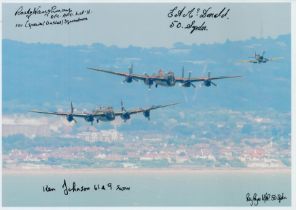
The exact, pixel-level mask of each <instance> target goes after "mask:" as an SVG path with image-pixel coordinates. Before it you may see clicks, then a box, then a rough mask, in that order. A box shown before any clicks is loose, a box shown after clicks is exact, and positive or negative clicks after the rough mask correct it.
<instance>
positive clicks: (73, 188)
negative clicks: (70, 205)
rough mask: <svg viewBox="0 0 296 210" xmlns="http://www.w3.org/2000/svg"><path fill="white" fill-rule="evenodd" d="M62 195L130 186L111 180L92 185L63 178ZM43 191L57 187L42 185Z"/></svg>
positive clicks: (125, 189) (50, 190)
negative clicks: (80, 183) (79, 183)
mask: <svg viewBox="0 0 296 210" xmlns="http://www.w3.org/2000/svg"><path fill="white" fill-rule="evenodd" d="M60 189H61V190H62V191H63V193H64V195H70V194H71V193H77V192H87V191H112V190H115V191H121V192H122V191H130V190H131V187H130V186H123V185H120V184H113V183H111V182H109V183H106V184H93V185H92V186H84V185H78V184H77V183H76V182H75V181H73V182H70V183H68V182H67V181H66V179H64V181H63V184H62V186H61V188H60ZM42 191H43V192H47V193H49V192H55V191H57V188H55V187H52V186H49V185H48V184H47V185H45V186H43V187H42Z"/></svg>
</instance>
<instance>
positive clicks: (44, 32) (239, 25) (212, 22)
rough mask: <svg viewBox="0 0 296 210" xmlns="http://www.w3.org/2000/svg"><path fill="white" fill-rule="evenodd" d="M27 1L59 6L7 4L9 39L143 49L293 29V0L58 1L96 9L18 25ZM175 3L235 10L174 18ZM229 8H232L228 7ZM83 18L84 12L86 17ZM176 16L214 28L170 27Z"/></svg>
mask: <svg viewBox="0 0 296 210" xmlns="http://www.w3.org/2000/svg"><path fill="white" fill-rule="evenodd" d="M21 5H23V7H24V10H23V11H25V10H27V9H28V8H30V7H31V8H34V7H38V6H40V5H41V8H42V9H48V8H50V7H51V6H53V4H4V5H3V38H4V39H12V40H18V41H24V42H42V43H58V44H63V45H82V44H92V43H103V44H105V45H117V46H121V47H126V46H128V45H134V46H143V47H162V46H164V47H171V46H172V45H173V44H174V43H176V42H183V43H187V44H190V43H196V44H201V43H213V42H224V41H225V40H227V39H229V40H244V39H249V38H251V37H258V38H260V37H268V36H271V37H276V36H278V35H281V34H289V33H290V32H291V23H290V16H291V14H290V4H289V3H233V4H230V3H227V4H223V3H219V4H218V3H211V4H205V3H195V4H192V3H191V4H172V3H170V4H167V3H150V4H147V3H146V4H143V3H141V4H115V3H111V4H107V3H105V4H102V3H100V4H82V3H81V4H56V5H57V6H58V7H59V8H69V7H70V8H71V9H72V10H73V11H75V10H76V11H78V10H81V9H91V14H90V15H88V16H87V18H88V20H87V21H81V22H78V23H72V24H70V25H63V26H60V25H55V26H44V27H33V28H32V29H29V28H26V27H20V28H17V27H16V24H17V23H22V24H24V23H25V22H26V20H27V18H26V17H25V16H24V15H15V12H16V11H17V10H18V9H19V8H20V6H21ZM175 6H179V8H182V7H183V6H186V7H187V11H188V9H191V8H196V9H197V8H200V9H201V10H203V9H207V8H208V7H212V9H211V11H220V10H222V9H223V8H224V7H226V9H230V11H229V12H228V15H227V17H228V19H226V18H224V19H221V18H217V19H213V18H208V19H200V18H196V17H195V18H193V19H189V18H181V19H177V18H176V19H171V18H168V13H169V11H170V9H172V8H174V7H175ZM225 11H226V10H225ZM81 17H83V16H81ZM44 20H48V18H46V17H45V16H44V15H38V16H37V15H35V16H34V15H32V16H31V18H30V22H32V23H33V22H37V23H38V22H43V21H44ZM172 20H180V21H181V22H182V23H183V24H184V25H185V24H186V25H187V24H188V23H190V22H191V21H192V20H196V22H197V23H198V25H200V24H202V22H203V21H206V25H207V27H208V31H196V32H194V33H193V34H190V33H189V31H188V30H185V29H175V28H174V29H171V28H169V25H170V23H171V22H172Z"/></svg>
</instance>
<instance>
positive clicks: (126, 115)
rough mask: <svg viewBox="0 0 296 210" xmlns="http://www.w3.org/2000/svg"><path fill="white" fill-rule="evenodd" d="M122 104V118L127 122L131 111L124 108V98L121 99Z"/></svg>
mask: <svg viewBox="0 0 296 210" xmlns="http://www.w3.org/2000/svg"><path fill="white" fill-rule="evenodd" d="M120 105H121V111H122V114H121V118H122V119H123V120H124V122H126V121H127V120H128V119H130V118H131V117H130V113H129V112H127V111H126V109H125V108H124V106H123V101H122V100H121V101H120Z"/></svg>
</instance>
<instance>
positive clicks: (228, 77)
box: [209, 76, 241, 80]
mask: <svg viewBox="0 0 296 210" xmlns="http://www.w3.org/2000/svg"><path fill="white" fill-rule="evenodd" d="M238 77H241V76H221V77H210V78H209V80H217V79H231V78H238Z"/></svg>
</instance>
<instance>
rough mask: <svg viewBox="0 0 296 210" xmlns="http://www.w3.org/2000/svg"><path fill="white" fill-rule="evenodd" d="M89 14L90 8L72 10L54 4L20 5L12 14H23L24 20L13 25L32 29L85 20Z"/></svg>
mask: <svg viewBox="0 0 296 210" xmlns="http://www.w3.org/2000/svg"><path fill="white" fill-rule="evenodd" d="M90 14H91V10H90V9H79V10H73V9H71V8H61V7H58V6H55V5H54V6H51V7H49V8H43V7H42V6H37V7H32V8H31V7H30V8H26V9H25V8H24V6H20V7H19V8H18V9H17V10H16V12H15V13H14V15H15V16H24V17H25V21H24V22H23V23H16V24H15V27H16V28H29V29H32V28H37V27H45V26H57V25H59V26H62V25H70V24H72V23H78V22H81V21H87V20H88V17H87V16H88V15H90ZM34 17H35V18H34Z"/></svg>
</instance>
